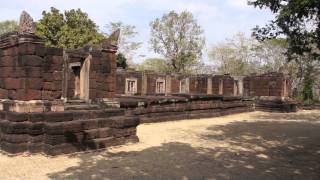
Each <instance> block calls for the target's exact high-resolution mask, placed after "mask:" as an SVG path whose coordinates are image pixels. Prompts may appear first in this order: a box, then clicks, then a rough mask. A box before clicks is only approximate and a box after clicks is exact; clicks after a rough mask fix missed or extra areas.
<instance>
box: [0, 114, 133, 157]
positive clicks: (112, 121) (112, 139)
mask: <svg viewBox="0 0 320 180" xmlns="http://www.w3.org/2000/svg"><path fill="white" fill-rule="evenodd" d="M138 124H139V119H138V118H137V117H132V116H125V114H124V110H120V109H118V110H90V111H88V110H82V111H64V112H47V113H15V112H9V111H0V149H1V150H3V151H5V152H7V153H10V154H17V153H24V152H29V153H45V154H48V155H58V154H69V153H74V152H79V151H86V150H95V149H101V148H106V147H110V146H114V145H120V144H123V143H126V142H136V141H138V138H137V136H136V126H137V125H138Z"/></svg>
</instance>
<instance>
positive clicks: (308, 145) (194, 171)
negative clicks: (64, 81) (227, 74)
mask: <svg viewBox="0 0 320 180" xmlns="http://www.w3.org/2000/svg"><path fill="white" fill-rule="evenodd" d="M138 136H139V138H140V142H139V143H136V144H128V145H125V146H120V147H115V148H112V149H109V150H104V151H100V152H92V153H85V154H77V155H68V156H66V155H64V156H58V157H54V158H51V157H45V156H42V155H34V156H19V157H8V156H6V155H0V179H1V180H2V179H152V180H153V179H164V180H168V179H181V180H185V179H196V180H198V179H320V111H301V112H299V113H291V114H277V113H263V112H253V113H244V114H237V115H230V116H225V117H218V118H209V119H201V120H187V121H175V122H165V123H157V124H143V125H140V126H139V127H138Z"/></svg>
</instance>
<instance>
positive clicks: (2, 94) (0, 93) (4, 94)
mask: <svg viewBox="0 0 320 180" xmlns="http://www.w3.org/2000/svg"><path fill="white" fill-rule="evenodd" d="M7 98H8V90H6V89H2V88H0V99H7Z"/></svg>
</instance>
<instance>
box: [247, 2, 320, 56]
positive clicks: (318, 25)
mask: <svg viewBox="0 0 320 180" xmlns="http://www.w3.org/2000/svg"><path fill="white" fill-rule="evenodd" d="M249 4H250V5H253V6H255V7H259V8H267V9H270V10H271V11H272V12H273V13H274V14H275V15H276V17H275V20H274V21H272V22H271V23H270V24H268V25H266V26H265V27H262V28H260V27H257V28H255V31H254V35H255V36H256V37H257V38H258V39H259V40H264V39H268V38H275V37H278V36H283V35H284V36H285V37H286V38H287V40H288V45H289V47H288V53H287V55H288V57H289V58H290V59H298V58H299V56H303V55H305V54H306V53H307V54H310V55H311V58H312V59H317V60H320V51H319V49H320V40H319V35H320V10H319V9H320V2H319V0H289V1H288V0H253V1H249Z"/></svg>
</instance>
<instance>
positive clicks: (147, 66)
mask: <svg viewBox="0 0 320 180" xmlns="http://www.w3.org/2000/svg"><path fill="white" fill-rule="evenodd" d="M137 70H138V71H145V70H148V71H154V72H157V73H164V74H166V73H171V72H172V69H171V67H170V66H168V64H167V61H166V60H165V59H161V58H150V59H146V60H145V61H144V62H143V63H141V64H139V66H138V67H137Z"/></svg>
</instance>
